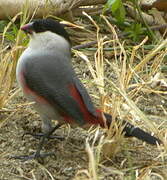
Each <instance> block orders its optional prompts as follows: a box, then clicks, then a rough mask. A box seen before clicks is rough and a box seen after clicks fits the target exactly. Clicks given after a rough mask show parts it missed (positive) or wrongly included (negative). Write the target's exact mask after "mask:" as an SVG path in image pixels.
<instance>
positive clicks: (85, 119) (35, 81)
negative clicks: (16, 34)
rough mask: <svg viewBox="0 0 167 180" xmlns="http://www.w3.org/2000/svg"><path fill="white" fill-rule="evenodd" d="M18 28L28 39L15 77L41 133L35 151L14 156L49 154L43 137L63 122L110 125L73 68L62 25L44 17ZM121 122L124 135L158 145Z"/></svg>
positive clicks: (137, 128) (76, 124) (83, 124)
mask: <svg viewBox="0 0 167 180" xmlns="http://www.w3.org/2000/svg"><path fill="white" fill-rule="evenodd" d="M21 30H22V31H24V32H25V33H26V34H28V35H29V37H30V41H29V44H28V47H27V48H26V49H25V50H24V51H23V53H22V54H21V56H20V57H19V59H18V63H17V67H16V79H17V81H18V84H19V86H20V87H21V89H22V91H23V94H24V95H25V97H26V98H27V99H28V100H29V101H32V102H34V105H33V106H34V108H35V110H36V111H37V112H38V113H39V115H40V117H41V119H42V133H41V134H40V142H39V145H38V148H37V150H36V152H35V153H34V154H32V155H23V156H17V157H16V158H18V159H23V160H28V159H38V158H43V157H45V156H48V155H50V153H41V149H42V147H43V145H44V142H45V141H46V139H49V138H51V136H52V133H53V132H54V131H55V130H56V129H58V128H59V127H60V126H62V125H63V124H70V125H71V126H72V127H77V126H79V127H82V128H88V127H90V126H92V125H96V126H98V125H99V126H101V127H102V128H105V127H106V126H107V128H109V127H110V124H111V123H112V116H111V115H110V114H107V113H105V112H102V111H101V110H100V109H98V108H96V107H95V105H94V104H93V102H92V99H91V97H90V95H89V94H88V91H87V90H86V88H85V87H84V85H83V84H82V82H81V80H80V79H79V78H78V77H77V75H76V72H75V71H74V68H73V66H72V62H71V59H72V57H71V40H70V37H69V34H68V33H67V31H66V29H65V26H64V25H63V24H61V23H60V22H58V21H56V20H53V19H48V18H46V19H35V20H33V21H31V22H30V23H28V24H25V25H23V26H22V27H21ZM52 120H57V122H58V124H57V125H55V126H53V125H52ZM123 122H124V123H123V124H124V128H123V132H124V136H125V137H136V138H138V139H140V140H142V141H145V142H147V143H149V144H151V145H156V144H157V143H158V144H161V141H160V140H159V139H158V138H156V137H155V136H152V135H151V134H149V133H147V132H145V131H144V130H142V129H140V128H139V127H135V126H134V125H132V124H130V123H129V122H126V121H123ZM34 136H35V135H34Z"/></svg>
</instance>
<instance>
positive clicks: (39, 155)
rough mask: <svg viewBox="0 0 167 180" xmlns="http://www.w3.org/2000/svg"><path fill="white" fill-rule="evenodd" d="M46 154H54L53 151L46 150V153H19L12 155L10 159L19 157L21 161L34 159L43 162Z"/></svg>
mask: <svg viewBox="0 0 167 180" xmlns="http://www.w3.org/2000/svg"><path fill="white" fill-rule="evenodd" d="M47 156H55V153H53V152H48V153H34V154H32V155H20V156H12V157H10V158H11V159H19V160H21V161H23V162H24V161H28V160H33V159H36V160H37V161H38V162H40V163H43V160H44V158H45V157H47Z"/></svg>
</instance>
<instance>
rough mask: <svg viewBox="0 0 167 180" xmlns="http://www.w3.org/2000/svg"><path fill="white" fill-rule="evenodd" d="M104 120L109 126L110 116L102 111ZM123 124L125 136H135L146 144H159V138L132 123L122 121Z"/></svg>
mask: <svg viewBox="0 0 167 180" xmlns="http://www.w3.org/2000/svg"><path fill="white" fill-rule="evenodd" d="M104 115H105V118H106V121H107V125H108V126H110V124H111V122H112V116H111V115H109V114H107V113H104ZM123 125H124V126H125V127H124V129H123V132H124V133H125V137H136V138H138V139H140V140H142V141H145V142H147V143H148V144H152V145H156V144H157V143H158V144H161V143H162V142H161V140H159V139H158V138H156V137H154V136H152V135H151V134H149V133H147V132H145V131H143V130H142V129H140V128H138V127H135V126H133V125H132V124H130V123H128V122H126V121H124V122H123Z"/></svg>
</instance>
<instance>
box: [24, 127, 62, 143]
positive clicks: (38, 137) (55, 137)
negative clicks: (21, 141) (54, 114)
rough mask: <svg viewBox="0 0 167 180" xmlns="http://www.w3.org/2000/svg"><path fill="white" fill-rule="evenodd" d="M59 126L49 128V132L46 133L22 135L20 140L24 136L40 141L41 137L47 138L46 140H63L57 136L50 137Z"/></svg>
mask: <svg viewBox="0 0 167 180" xmlns="http://www.w3.org/2000/svg"><path fill="white" fill-rule="evenodd" d="M60 126H61V125H60V124H57V125H56V126H55V127H53V128H51V129H50V131H49V132H47V133H29V132H28V133H24V134H23V136H22V138H24V136H25V135H31V136H33V137H34V138H36V139H41V138H42V137H44V138H47V139H58V140H61V141H62V140H64V139H65V138H64V137H61V136H57V135H52V134H53V132H54V131H55V130H56V129H58V128H59V127H60Z"/></svg>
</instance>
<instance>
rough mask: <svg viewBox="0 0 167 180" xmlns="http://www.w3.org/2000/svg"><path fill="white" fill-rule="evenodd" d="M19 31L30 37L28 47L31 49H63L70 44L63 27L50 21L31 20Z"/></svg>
mask: <svg viewBox="0 0 167 180" xmlns="http://www.w3.org/2000/svg"><path fill="white" fill-rule="evenodd" d="M21 30H23V31H24V32H25V33H27V34H29V35H30V39H31V42H30V44H29V46H31V47H33V48H36V47H37V48H41V47H44V46H45V48H47V47H48V49H49V48H50V49H51V48H52V47H53V48H63V47H66V46H67V47H69V45H70V44H71V43H70V38H69V35H68V33H67V32H66V30H65V28H64V25H63V24H61V23H60V22H58V21H55V20H52V19H36V20H33V21H32V22H30V23H28V24H25V25H24V26H22V27H21ZM58 46H60V47H58Z"/></svg>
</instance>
